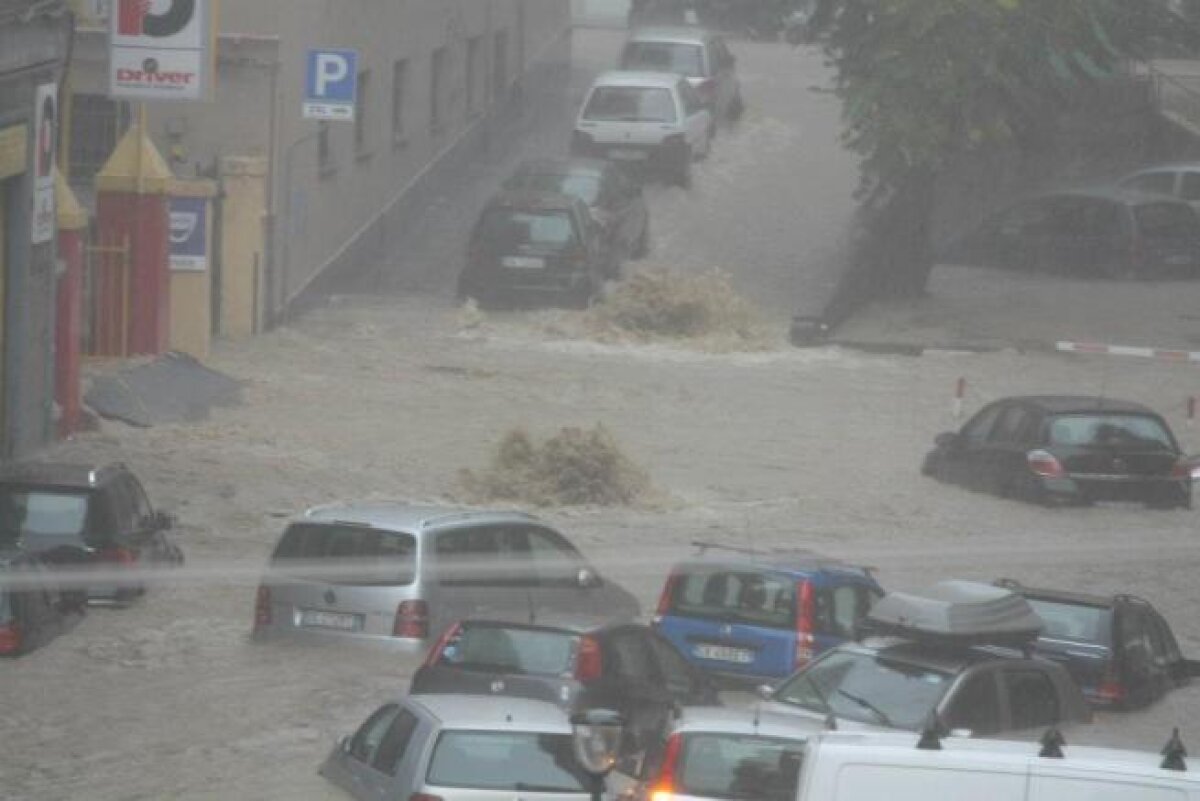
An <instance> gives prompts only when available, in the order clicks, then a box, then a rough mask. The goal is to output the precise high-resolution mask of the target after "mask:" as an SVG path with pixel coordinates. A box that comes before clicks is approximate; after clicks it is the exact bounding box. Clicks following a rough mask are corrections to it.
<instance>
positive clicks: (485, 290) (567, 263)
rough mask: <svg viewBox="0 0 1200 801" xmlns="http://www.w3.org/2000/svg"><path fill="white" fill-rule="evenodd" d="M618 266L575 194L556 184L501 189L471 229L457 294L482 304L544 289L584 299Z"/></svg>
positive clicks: (537, 293) (538, 293) (539, 293)
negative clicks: (540, 188) (544, 187)
mask: <svg viewBox="0 0 1200 801" xmlns="http://www.w3.org/2000/svg"><path fill="white" fill-rule="evenodd" d="M620 272H621V269H620V254H619V253H618V252H617V250H616V248H614V247H613V246H612V239H611V237H609V236H608V235H607V234H606V232H605V230H604V229H603V227H602V226H601V225H600V224H599V223H597V222H596V221H595V220H594V219H593V218H592V215H591V212H589V211H588V208H587V206H586V205H585V204H584V203H583V201H581V200H579V199H578V198H573V197H568V196H566V195H561V194H558V193H557V192H536V191H511V192H502V193H501V194H499V195H497V196H496V197H495V198H493V199H492V200H491V201H490V202H489V203H488V204H487V206H486V207H485V208H484V210H483V213H482V214H481V215H480V216H479V221H478V222H477V223H476V224H475V227H474V229H473V230H472V232H471V243H470V247H469V250H468V254H467V265H466V267H465V268H464V269H463V271H462V274H461V275H460V276H459V279H458V296H459V298H460V299H462V300H465V299H467V298H474V299H475V301H476V302H478V303H479V304H480V305H490V304H493V303H496V302H497V301H501V300H506V299H512V298H515V297H516V296H518V295H521V296H526V297H528V296H545V295H551V296H557V297H560V298H565V299H566V300H567V302H568V303H570V304H571V305H573V306H579V307H585V306H587V305H588V304H589V303H591V301H592V300H593V298H595V297H596V296H597V295H598V294H599V292H600V289H601V287H603V285H604V279H605V278H609V277H612V276H616V275H619V274H620Z"/></svg>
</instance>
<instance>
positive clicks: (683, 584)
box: [654, 543, 883, 684]
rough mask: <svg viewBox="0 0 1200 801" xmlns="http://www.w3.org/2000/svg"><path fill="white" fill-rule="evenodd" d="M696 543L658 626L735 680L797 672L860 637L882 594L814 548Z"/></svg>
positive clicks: (856, 570)
mask: <svg viewBox="0 0 1200 801" xmlns="http://www.w3.org/2000/svg"><path fill="white" fill-rule="evenodd" d="M696 546H697V548H699V549H700V550H699V553H698V554H697V555H696V556H695V557H694V558H692V559H690V560H688V561H685V562H681V563H679V564H677V565H675V567H674V568H673V569H672V570H671V574H670V576H669V577H668V578H667V583H666V586H665V587H663V591H662V596H661V598H660V599H659V604H658V612H657V614H656V615H655V616H654V625H655V627H657V629H658V631H659V632H660V633H661V634H662V635H663V636H665V637H666V638H667V639H668V640H670V641H671V642H672V644H674V645H675V647H676V648H677V649H679V651H680V653H682V654H683V655H684V656H685V657H686V658H687V659H688V660H690V661H691V662H692V663H693V664H694V665H696V666H697V667H700V668H701V669H703V670H705V671H708V672H709V673H710V674H713V675H714V676H715V677H718V678H721V679H726V680H730V681H731V682H732V683H736V684H745V683H757V682H764V681H765V682H771V681H774V680H776V679H779V678H782V677H784V676H788V675H791V674H792V673H793V672H794V671H795V670H796V669H797V668H800V667H803V666H804V665H806V664H808V662H809V661H811V660H812V659H814V658H815V657H817V656H818V655H820V654H821V653H822V652H824V651H825V650H827V649H829V648H832V647H834V646H835V645H838V644H839V643H842V642H845V641H846V640H851V639H854V636H855V629H856V628H857V626H858V623H859V621H860V620H862V618H863V617H864V616H865V615H866V614H867V611H868V610H869V609H870V608H871V605H872V604H873V603H874V602H875V601H876V600H877V599H879V598H880V597H882V595H883V589H882V588H881V587H880V586H879V584H878V583H877V582H876V581H875V579H874V577H873V576H872V575H871V572H870V570H868V569H867V568H864V567H855V566H853V565H848V564H845V563H844V562H840V561H838V560H835V559H828V558H826V557H823V556H819V555H817V554H814V553H812V552H811V551H795V550H791V551H755V550H752V549H743V548H733V547H729V546H719V545H711V544H707V543H696Z"/></svg>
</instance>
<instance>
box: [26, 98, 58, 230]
mask: <svg viewBox="0 0 1200 801" xmlns="http://www.w3.org/2000/svg"><path fill="white" fill-rule="evenodd" d="M34 103H35V104H36V105H35V106H34V112H33V227H32V230H31V231H30V240H31V241H32V242H33V244H35V245H41V244H44V243H46V242H49V241H50V240H51V239H53V238H54V232H55V231H56V230H57V229H58V220H57V217H56V210H55V206H54V156H55V151H57V150H58V85H57V84H53V83H44V84H42V85H41V86H39V87H38V88H37V93H36V95H35V100H34Z"/></svg>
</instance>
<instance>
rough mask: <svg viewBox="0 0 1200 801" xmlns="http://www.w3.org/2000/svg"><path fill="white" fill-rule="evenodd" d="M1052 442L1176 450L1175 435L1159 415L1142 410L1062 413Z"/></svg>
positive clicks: (1052, 432)
mask: <svg viewBox="0 0 1200 801" xmlns="http://www.w3.org/2000/svg"><path fill="white" fill-rule="evenodd" d="M1050 444H1051V445H1067V446H1078V447H1100V448H1152V449H1165V450H1171V451H1173V450H1176V446H1175V440H1174V438H1173V437H1172V436H1171V435H1170V433H1168V432H1167V429H1166V428H1165V427H1164V426H1163V424H1162V423H1161V422H1160V421H1159V420H1158V419H1156V418H1154V417H1148V416H1146V415H1138V414H1069V415H1060V416H1058V417H1055V418H1054V419H1053V420H1051V422H1050Z"/></svg>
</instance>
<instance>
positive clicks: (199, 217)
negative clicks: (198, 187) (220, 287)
mask: <svg viewBox="0 0 1200 801" xmlns="http://www.w3.org/2000/svg"><path fill="white" fill-rule="evenodd" d="M171 269H172V270H207V269H208V199H207V198H202V197H173V198H171Z"/></svg>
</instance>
